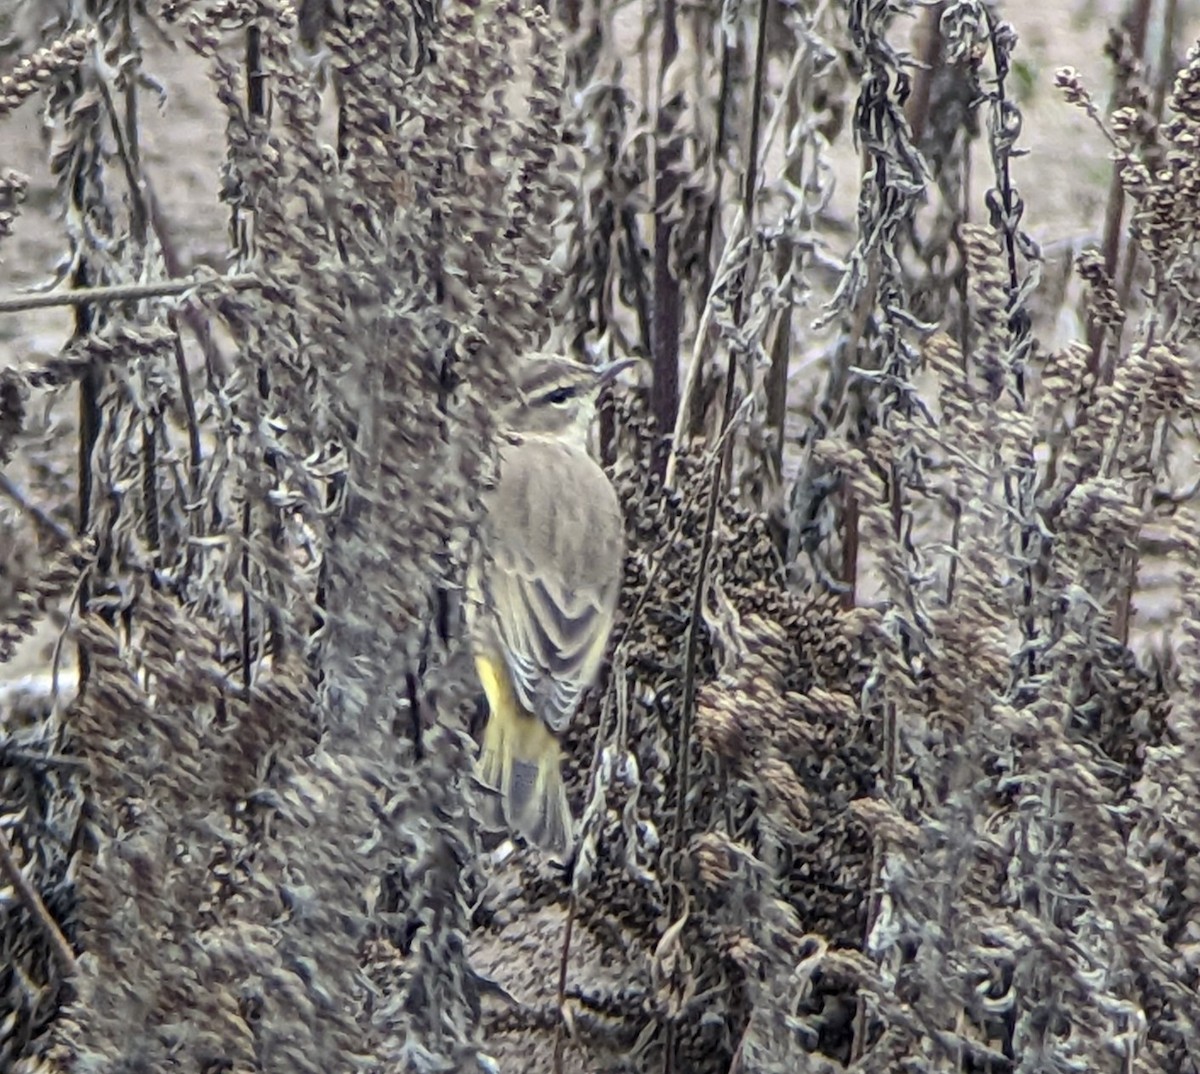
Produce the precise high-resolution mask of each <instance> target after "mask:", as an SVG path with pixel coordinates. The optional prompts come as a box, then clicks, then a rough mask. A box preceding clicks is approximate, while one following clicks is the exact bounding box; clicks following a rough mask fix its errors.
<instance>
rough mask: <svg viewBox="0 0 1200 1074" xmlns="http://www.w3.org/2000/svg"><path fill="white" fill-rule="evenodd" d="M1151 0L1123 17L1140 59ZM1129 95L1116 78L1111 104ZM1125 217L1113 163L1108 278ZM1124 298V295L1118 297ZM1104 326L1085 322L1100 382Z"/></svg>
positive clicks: (1107, 369)
mask: <svg viewBox="0 0 1200 1074" xmlns="http://www.w3.org/2000/svg"><path fill="white" fill-rule="evenodd" d="M1151 5H1152V0H1134V5H1133V9H1132V11H1131V12H1130V15H1129V18H1128V19H1127V25H1128V27H1129V45H1130V49H1131V50H1132V52H1133V54H1134V55H1135V56H1137V57H1138V59H1142V57H1143V53H1144V52H1145V49H1146V29H1147V26H1148V25H1149V22H1150V8H1151ZM1128 97H1129V86H1128V84H1127V83H1126V82H1125V80H1124V78H1120V77H1119V78H1118V82H1117V85H1116V86H1115V87H1114V89H1113V105H1114V107H1117V108H1119V107H1121V106H1122V105H1124V104H1125V103H1126V101H1127V99H1128ZM1124 216H1125V186H1124V184H1123V183H1122V180H1121V169H1120V168H1119V167H1118V166H1117V165H1116V164H1114V165H1113V170H1112V177H1111V178H1110V179H1109V184H1108V200H1107V202H1106V203H1105V210H1104V238H1103V241H1102V243H1101V252H1102V253H1103V255H1104V271H1105V272H1106V273H1107V274H1108V277H1109V279H1111V280H1115V279H1117V267H1118V261H1119V259H1120V256H1121V235H1122V232H1123V227H1124ZM1122 297H1124V296H1122ZM1104 335H1105V333H1104V326H1103V325H1102V324H1099V323H1096V322H1093V323H1091V324H1089V325H1088V351H1089V358H1088V372H1089V373H1090V374H1092V375H1093V376H1096V377H1099V378H1101V379H1102V380H1103V382H1104V383H1110V382H1111V380H1112V373H1113V363H1112V362H1105V361H1104V360H1103V350H1104Z"/></svg>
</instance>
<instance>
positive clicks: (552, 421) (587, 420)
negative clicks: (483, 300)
mask: <svg viewBox="0 0 1200 1074" xmlns="http://www.w3.org/2000/svg"><path fill="white" fill-rule="evenodd" d="M635 362H636V359H633V358H623V359H620V360H619V361H615V362H609V363H608V364H607V365H600V366H592V365H584V364H583V363H582V362H576V361H573V360H572V359H570V358H564V357H562V356H561V355H557V354H533V355H529V356H528V357H527V358H526V359H525V360H524V361H523V362H522V363H521V365H520V366H519V367H518V369H517V372H516V378H515V379H516V397H515V399H514V400H513V401H512V402H511V403H510V404H509V405H508V406H507V407H506V408H505V409H504V411H503V412H502V413H501V415H500V424H501V425H502V426H503V427H504V428H506V429H508V430H510V431H511V432H514V433H531V434H537V435H543V436H564V437H572V438H577V439H579V440H584V439H585V438H586V437H587V431H588V428H589V426H590V425H591V423H592V418H593V417H594V416H595V413H596V397H597V396H598V395H599V393H600V389H601V388H602V387H603V386H604V385H605V384H607V383H609V382H610V381H611V380H612V379H613V378H614V377H616V375H617V374H618V373H620V372H621V370H623V369H628V368H629V367H630V366H631V365H634V364H635Z"/></svg>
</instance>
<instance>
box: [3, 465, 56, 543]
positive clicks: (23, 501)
mask: <svg viewBox="0 0 1200 1074" xmlns="http://www.w3.org/2000/svg"><path fill="white" fill-rule="evenodd" d="M0 493H3V494H4V495H5V496H6V497H8V499H9V500H11V501H12V503H14V504H15V505H16V506H17V507H18V508H19V509H20V510H21V512H22V513H24V514H25V515H28V516H29V518H31V519H33V521H34V523H35V524H36V525H37V526H38V528H39V529H42V530H45V532H46V533H48V534H50V536H52V537H53V538H54V539H55V540H56V541H57V542H58V543H59V544H60V545H68V544H70V543H71V541H72V540H73V537H72V534H71V532H70V530H68V529H67V528H66V527H65V526H62V525H60V524H59V523H58V522H56V521H55V520H54V519H53V518H51V517H50V515H48V514H47V513H46V512H45V511H43V510H42V508H41V507H39V506H38V505H37V504H36V503H33V502H32V501H31V500H30V499H29V498H28V497H27V496H26V495H25V494H24V493H23V492H22V491H21V490H20V489H19V488H18V487H17V486H16V485H14V484H13V482H12V481H11V480H10V479H9V477H8V475H7V474H5V473H4V472H3V471H0Z"/></svg>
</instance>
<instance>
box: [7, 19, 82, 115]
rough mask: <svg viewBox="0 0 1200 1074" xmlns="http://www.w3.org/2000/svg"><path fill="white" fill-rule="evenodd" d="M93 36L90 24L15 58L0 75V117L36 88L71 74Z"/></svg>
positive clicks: (15, 106) (79, 62) (21, 101)
mask: <svg viewBox="0 0 1200 1074" xmlns="http://www.w3.org/2000/svg"><path fill="white" fill-rule="evenodd" d="M95 39H96V31H95V28H94V27H91V26H89V27H87V28H85V29H82V30H72V31H71V32H70V33H69V34H66V35H65V36H63V37H60V38H59V39H58V40H57V41H55V42H53V44H50V45H47V46H46V47H45V48H40V49H38V50H37V51H36V52H34V53H32V54H31V55H29V56H26V57H24V58H23V59H21V60H19V61H18V62H17V65H16V66H15V67H14V68H13V71H12V74H10V75H5V76H4V77H3V78H0V119H2V118H3V117H4V116H6V115H8V113H9V112H11V111H13V110H14V109H15V108H17V107H18V106H19V105H20V104H22V103H23V102H24V101H26V100H28V99H29V98H30V97H32V96H33V95H34V94H35V93H37V92H38V90H40V89H43V88H44V87H46V86H49V85H50V84H51V83H53V82H56V81H57V80H59V79H61V78H64V77H66V76H67V75H70V74H72V73H73V72H74V71H75V69H76V68H77V67H78V66H79V65H80V64H81V63H83V58H84V57H85V56H86V55H87V51H88V49H89V48H90V47H91V45H92V42H93V41H95Z"/></svg>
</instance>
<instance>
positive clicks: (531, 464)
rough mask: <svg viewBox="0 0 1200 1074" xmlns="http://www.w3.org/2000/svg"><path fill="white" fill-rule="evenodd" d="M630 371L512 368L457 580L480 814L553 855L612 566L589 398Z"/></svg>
mask: <svg viewBox="0 0 1200 1074" xmlns="http://www.w3.org/2000/svg"><path fill="white" fill-rule="evenodd" d="M632 364H634V360H631V359H623V360H618V361H614V362H610V363H608V364H606V365H603V366H590V365H586V364H584V363H581V362H577V361H574V360H572V359H570V358H567V357H563V356H560V355H556V354H544V353H538V354H533V355H529V356H527V357H526V359H525V360H524V361H522V362H521V363H520V364H519V365H518V368H517V370H516V372H515V375H514V381H515V388H516V391H515V393H514V394H515V398H514V399H513V400H512V401H511V402H510V403H507V404H503V405H501V407H500V408H499V410H498V413H497V426H498V433H499V436H498V440H499V450H498V458H497V462H498V476H497V480H496V483H495V485H494V487H493V488H491V489H490V490H488V491H486V492H485V493H484V495H483V520H482V527H481V530H482V539H481V540H480V541H479V542H478V544H477V550H476V553H475V555H474V556H473V557H472V561H471V566H470V569H469V571H468V578H467V594H466V595H467V610H468V617H469V619H470V630H471V639H472V648H473V654H474V658H475V667H476V671H477V672H478V675H479V681H480V684H481V686H482V688H483V693H484V695H485V697H486V700H487V707H488V716H487V723H486V725H485V727H484V732H483V741H482V744H481V748H480V753H479V758H478V761H477V763H476V778H477V779H478V780H479V781H480V782H481V783H482V784H483V785H484V788H485V793H486V797H485V809H486V810H487V813H486V819H487V821H488V822H490V823H492V824H493V825H495V826H496V827H498V828H500V829H501V830H503V829H504V828H505V827H506V828H507V829H508V830H509V831H510V832H516V833H518V834H520V835H521V836H522V837H524V839H526V840H527V841H528V842H529V843H532V844H533V845H534V846H536V847H538V848H540V849H541V850H543V851H546V852H548V853H551V854H554V855H559V856H562V855H566V854H567V853H568V852H569V851H570V850H571V848H572V846H573V842H574V835H573V826H574V821H573V818H572V815H571V807H570V803H569V802H568V800H567V794H566V787H565V786H564V784H563V779H562V747H561V745H560V738H561V736H562V734H563V732H564V731H565V730H566V729H567V727H568V725H569V724H570V722H571V719H572V717H573V716H574V715H575V711H576V709H577V708H578V707H579V702H580V699H581V697H582V696H583V694H584V692H585V691H586V690H587V689H588V688H589V687H590V686H591V685H592V683H593V682H594V680H595V678H596V676H597V673H598V672H599V669H600V665H601V663H602V662H603V659H604V654H605V650H606V648H607V646H608V640H609V635H610V634H611V633H612V627H613V619H614V616H615V614H616V608H617V602H618V598H619V594H620V585H621V578H622V574H623V560H624V516H623V514H622V511H621V505H620V502H619V500H618V497H617V494H616V491H615V490H614V488H613V486H612V483H611V482H610V481H609V479H608V476H607V474H605V472H604V470H603V469H602V468H601V467H600V465H599V464H598V463H597V462H596V461H595V460H594V459H593V458H592V457H591V455H590V454H589V453H588V449H587V434H588V429H589V427H590V425H591V422H592V419H593V417H594V415H595V409H596V400H597V396H598V395H599V392H600V389H601V388H602V387H603V386H604V385H605V384H607V383H610V382H611V381H612V380H613V378H614V377H616V375H617V374H618V373H620V372H621V371H622V370H623V369H626V368H628V367H629V366H630V365H632ZM497 806H498V808H497Z"/></svg>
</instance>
